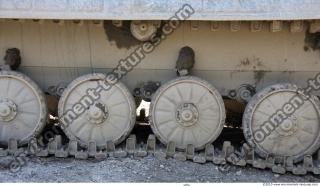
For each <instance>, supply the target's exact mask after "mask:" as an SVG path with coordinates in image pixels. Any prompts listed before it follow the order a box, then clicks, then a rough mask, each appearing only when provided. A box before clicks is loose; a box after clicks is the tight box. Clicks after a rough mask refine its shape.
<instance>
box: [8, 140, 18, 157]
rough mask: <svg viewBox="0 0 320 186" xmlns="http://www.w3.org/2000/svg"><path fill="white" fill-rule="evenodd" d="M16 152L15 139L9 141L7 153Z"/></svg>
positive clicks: (16, 143) (16, 144)
mask: <svg viewBox="0 0 320 186" xmlns="http://www.w3.org/2000/svg"><path fill="white" fill-rule="evenodd" d="M17 151H18V142H17V140H16V139H9V143H8V153H9V154H15V153H16V152H17Z"/></svg>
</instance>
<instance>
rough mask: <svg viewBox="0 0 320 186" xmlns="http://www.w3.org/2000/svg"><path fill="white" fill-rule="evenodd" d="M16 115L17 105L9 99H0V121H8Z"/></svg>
mask: <svg viewBox="0 0 320 186" xmlns="http://www.w3.org/2000/svg"><path fill="white" fill-rule="evenodd" d="M16 115H17V105H16V104H15V103H14V102H13V101H12V100H9V99H3V100H1V101H0V121H5V122H9V121H11V120H13V119H14V118H15V117H16Z"/></svg>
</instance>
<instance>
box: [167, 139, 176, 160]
mask: <svg viewBox="0 0 320 186" xmlns="http://www.w3.org/2000/svg"><path fill="white" fill-rule="evenodd" d="M175 153H176V143H175V142H173V141H170V142H169V143H168V145H167V150H166V157H171V158H173V156H174V154H175Z"/></svg>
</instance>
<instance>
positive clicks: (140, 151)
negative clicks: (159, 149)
mask: <svg viewBox="0 0 320 186" xmlns="http://www.w3.org/2000/svg"><path fill="white" fill-rule="evenodd" d="M133 156H134V157H146V156H148V152H147V146H145V145H144V144H143V143H142V144H140V145H138V148H137V150H136V152H134V155H133Z"/></svg>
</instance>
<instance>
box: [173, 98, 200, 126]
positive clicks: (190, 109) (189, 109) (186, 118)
mask: <svg viewBox="0 0 320 186" xmlns="http://www.w3.org/2000/svg"><path fill="white" fill-rule="evenodd" d="M198 118H199V112H198V109H197V107H196V106H195V105H194V104H193V103H183V104H181V105H180V106H179V107H178V109H177V112H176V120H177V121H178V123H179V124H180V125H181V126H183V127H189V126H192V125H194V124H195V123H196V122H197V121H198Z"/></svg>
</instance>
